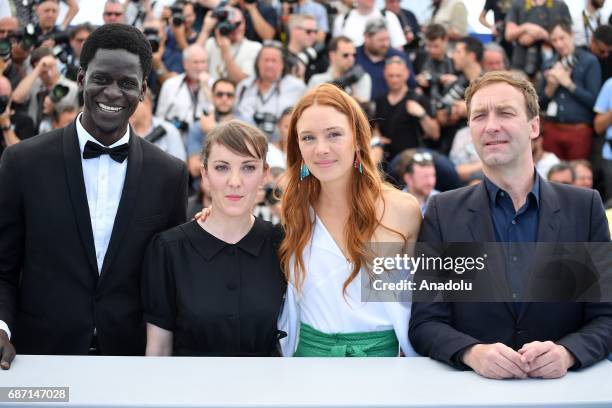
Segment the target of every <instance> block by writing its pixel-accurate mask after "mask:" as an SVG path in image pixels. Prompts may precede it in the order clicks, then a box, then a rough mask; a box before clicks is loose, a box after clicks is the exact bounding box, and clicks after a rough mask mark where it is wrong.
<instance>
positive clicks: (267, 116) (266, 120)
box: [253, 112, 277, 135]
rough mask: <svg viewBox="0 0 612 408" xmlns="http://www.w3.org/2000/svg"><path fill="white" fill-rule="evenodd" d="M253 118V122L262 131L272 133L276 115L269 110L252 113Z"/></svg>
mask: <svg viewBox="0 0 612 408" xmlns="http://www.w3.org/2000/svg"><path fill="white" fill-rule="evenodd" d="M253 120H255V124H256V125H257V127H258V128H259V129H261V131H262V132H264V133H266V134H267V135H272V134H274V129H275V128H276V122H277V119H276V116H275V115H274V114H273V113H270V112H255V114H254V115H253Z"/></svg>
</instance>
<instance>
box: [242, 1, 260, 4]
mask: <svg viewBox="0 0 612 408" xmlns="http://www.w3.org/2000/svg"><path fill="white" fill-rule="evenodd" d="M244 2H245V3H246V4H255V3H257V0H244Z"/></svg>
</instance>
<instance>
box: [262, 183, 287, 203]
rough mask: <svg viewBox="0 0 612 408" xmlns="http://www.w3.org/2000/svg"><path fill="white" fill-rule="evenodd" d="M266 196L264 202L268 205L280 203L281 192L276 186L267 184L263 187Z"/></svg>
mask: <svg viewBox="0 0 612 408" xmlns="http://www.w3.org/2000/svg"><path fill="white" fill-rule="evenodd" d="M265 191H266V196H265V201H266V204H268V205H274V204H276V203H278V202H279V201H280V198H281V196H282V195H283V190H281V188H280V187H279V186H277V185H273V184H268V185H266V187H265Z"/></svg>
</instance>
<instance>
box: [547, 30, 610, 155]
mask: <svg viewBox="0 0 612 408" xmlns="http://www.w3.org/2000/svg"><path fill="white" fill-rule="evenodd" d="M549 34H550V40H551V42H552V45H553V47H554V48H555V51H556V54H555V57H554V58H553V59H552V60H551V61H548V62H547V63H546V64H545V66H544V75H543V77H542V80H541V81H540V86H539V89H538V91H539V92H538V95H539V97H540V107H541V108H542V109H543V110H545V111H546V120H545V121H544V134H545V135H546V137H545V138H544V150H546V151H549V152H552V153H554V154H556V155H557V157H559V158H560V159H561V160H575V159H587V158H589V155H590V154H591V146H592V143H593V127H592V123H593V117H594V113H593V106H594V105H595V101H596V100H597V95H598V93H599V90H600V88H601V70H600V67H599V62H598V61H597V58H596V57H595V56H594V55H592V54H591V53H590V52H588V51H586V50H584V49H582V48H577V47H576V45H575V43H574V37H573V35H572V30H571V25H570V24H569V23H567V22H565V21H562V22H558V23H555V24H554V25H553V26H552V28H551V29H550V31H549Z"/></svg>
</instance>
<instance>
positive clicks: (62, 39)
mask: <svg viewBox="0 0 612 408" xmlns="http://www.w3.org/2000/svg"><path fill="white" fill-rule="evenodd" d="M47 40H53V42H54V43H55V45H60V44H61V45H64V46H66V47H67V46H68V45H69V43H70V35H69V34H68V33H67V32H66V31H58V32H55V33H50V34H46V35H41V36H39V37H38V38H37V39H36V44H34V46H35V48H36V47H40V46H41V45H42V43H43V42H45V41H47Z"/></svg>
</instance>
